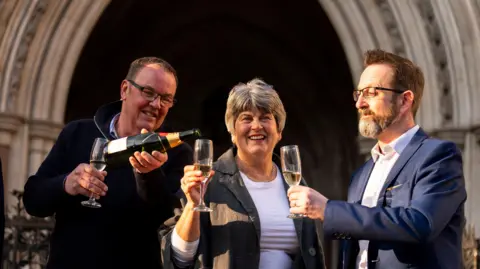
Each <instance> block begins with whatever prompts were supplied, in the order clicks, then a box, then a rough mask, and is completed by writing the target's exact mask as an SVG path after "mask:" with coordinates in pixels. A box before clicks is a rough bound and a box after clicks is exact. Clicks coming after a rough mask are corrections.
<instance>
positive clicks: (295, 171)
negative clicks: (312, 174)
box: [280, 145, 305, 219]
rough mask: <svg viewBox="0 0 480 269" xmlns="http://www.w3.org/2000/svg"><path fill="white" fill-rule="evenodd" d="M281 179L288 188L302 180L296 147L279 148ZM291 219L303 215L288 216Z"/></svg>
mask: <svg viewBox="0 0 480 269" xmlns="http://www.w3.org/2000/svg"><path fill="white" fill-rule="evenodd" d="M280 159H281V163H282V174H283V178H284V179H285V181H286V182H287V184H288V185H289V186H297V185H298V184H300V181H301V179H302V162H301V160H300V151H299V149H298V146H297V145H288V146H283V147H281V148H280ZM287 217H288V218H291V219H298V218H303V217H305V215H303V214H289V215H288V216H287Z"/></svg>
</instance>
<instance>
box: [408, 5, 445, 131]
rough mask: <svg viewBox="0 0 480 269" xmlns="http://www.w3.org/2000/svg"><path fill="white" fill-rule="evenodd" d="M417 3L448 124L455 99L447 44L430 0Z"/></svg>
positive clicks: (441, 107) (441, 111)
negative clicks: (429, 46) (433, 62)
mask: <svg viewBox="0 0 480 269" xmlns="http://www.w3.org/2000/svg"><path fill="white" fill-rule="evenodd" d="M416 3H417V6H418V10H419V12H420V16H421V17H422V19H423V21H424V22H425V29H426V32H427V34H428V37H429V39H430V44H431V46H432V51H433V55H434V60H435V65H436V69H437V79H438V85H439V87H440V89H439V90H440V91H441V100H439V101H440V113H441V114H442V119H443V124H444V125H448V124H449V123H451V122H452V118H453V99H452V92H451V87H452V86H451V80H450V73H449V70H448V58H447V54H446V52H445V44H444V42H443V39H442V33H441V31H440V27H439V26H438V22H437V19H436V17H435V12H434V10H433V7H432V4H431V2H430V0H417V1H416Z"/></svg>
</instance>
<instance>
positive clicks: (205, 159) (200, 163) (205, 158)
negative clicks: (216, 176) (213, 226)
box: [193, 139, 213, 212]
mask: <svg viewBox="0 0 480 269" xmlns="http://www.w3.org/2000/svg"><path fill="white" fill-rule="evenodd" d="M212 163H213V143H212V140H209V139H197V140H195V150H194V153H193V165H194V166H195V170H200V171H202V175H203V177H204V178H205V179H204V180H203V181H202V183H201V184H200V203H199V204H198V205H197V206H196V207H195V208H193V211H199V212H212V209H210V208H209V207H207V206H206V205H205V201H204V200H203V197H204V195H205V184H206V183H207V180H208V177H209V176H210V170H212Z"/></svg>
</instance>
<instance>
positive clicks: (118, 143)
mask: <svg viewBox="0 0 480 269" xmlns="http://www.w3.org/2000/svg"><path fill="white" fill-rule="evenodd" d="M127 138H128V137H124V138H120V139H115V140H112V141H110V142H109V143H108V146H107V153H108V154H112V153H115V152H119V151H122V150H126V149H127Z"/></svg>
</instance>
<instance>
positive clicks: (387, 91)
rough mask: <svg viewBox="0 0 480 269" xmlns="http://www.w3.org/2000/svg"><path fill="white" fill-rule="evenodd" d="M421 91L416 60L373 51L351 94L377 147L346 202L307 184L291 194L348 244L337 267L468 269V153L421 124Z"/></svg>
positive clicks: (300, 208)
mask: <svg viewBox="0 0 480 269" xmlns="http://www.w3.org/2000/svg"><path fill="white" fill-rule="evenodd" d="M423 86H424V78H423V73H422V71H421V70H420V68H419V67H417V66H416V65H415V64H414V63H412V62H411V61H410V60H408V59H405V58H403V57H400V56H398V55H395V54H392V53H388V52H385V51H382V50H372V51H368V52H367V53H366V54H365V70H364V71H363V73H362V76H361V77H360V82H359V84H358V89H357V90H355V91H354V92H353V97H354V100H355V101H356V106H357V108H358V112H359V115H360V122H359V131H360V134H362V135H363V136H365V137H369V138H375V139H377V140H378V143H377V144H376V145H375V146H374V147H373V149H372V151H371V155H372V157H371V158H370V159H369V160H368V161H367V162H366V163H365V164H364V165H363V166H362V167H360V169H358V170H357V171H356V172H355V174H354V175H353V177H352V179H351V182H350V187H349V189H348V202H344V201H332V200H328V199H327V198H326V197H325V196H323V195H322V194H320V193H318V192H316V191H315V190H312V189H309V188H307V187H303V186H295V187H292V188H290V190H289V192H288V195H289V199H290V204H291V205H292V209H291V210H290V211H291V212H292V213H301V214H305V215H307V216H308V217H310V218H314V219H320V220H322V221H323V229H324V234H325V236H326V237H330V238H333V239H341V240H343V242H342V244H341V255H340V257H341V260H340V263H339V264H340V265H339V268H342V269H348V268H360V269H366V268H370V269H371V268H375V269H403V268H417V269H442V268H445V269H453V268H456V269H457V268H462V231H463V226H464V223H465V216H464V203H465V200H466V190H465V184H464V178H463V169H462V155H461V153H460V151H459V149H458V148H457V147H456V145H455V144H454V143H453V142H449V141H442V140H438V139H434V138H430V137H429V136H428V135H427V134H426V133H425V132H424V131H423V130H422V129H421V128H420V127H419V126H418V125H416V124H415V121H414V117H415V114H416V112H417V110H418V107H419V105H420V101H421V99H422V94H423Z"/></svg>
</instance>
